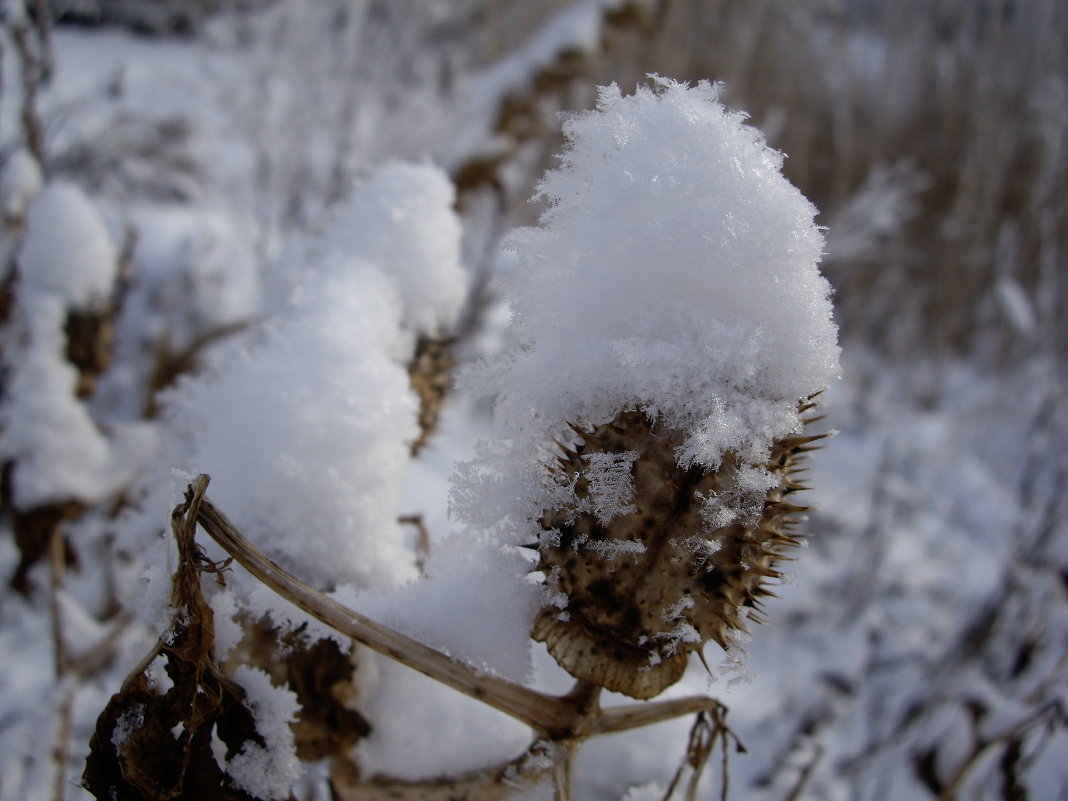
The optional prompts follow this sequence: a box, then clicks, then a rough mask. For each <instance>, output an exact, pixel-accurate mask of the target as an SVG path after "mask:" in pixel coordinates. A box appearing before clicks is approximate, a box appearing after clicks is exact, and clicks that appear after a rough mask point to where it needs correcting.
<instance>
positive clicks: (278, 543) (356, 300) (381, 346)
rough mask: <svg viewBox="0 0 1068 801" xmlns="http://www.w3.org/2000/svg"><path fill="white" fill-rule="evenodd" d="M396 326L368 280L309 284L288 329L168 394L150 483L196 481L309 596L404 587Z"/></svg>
mask: <svg viewBox="0 0 1068 801" xmlns="http://www.w3.org/2000/svg"><path fill="white" fill-rule="evenodd" d="M398 326H399V307H398V301H397V296H396V291H395V289H394V288H393V286H392V284H391V283H390V282H389V281H388V280H387V279H386V278H385V277H384V276H383V275H382V274H381V273H378V272H376V271H374V270H372V269H371V268H369V267H367V268H364V269H359V270H356V269H349V270H346V269H344V265H343V266H339V268H338V269H337V270H336V271H333V272H328V273H326V274H324V275H323V276H321V277H320V279H319V280H318V281H315V282H311V283H309V284H308V285H307V286H306V287H305V288H304V291H303V293H302V294H301V295H300V297H298V298H295V299H294V304H293V308H292V310H291V313H290V315H289V316H288V318H283V319H281V320H279V321H278V322H276V323H274V324H273V325H271V326H269V327H265V328H264V329H263V330H262V331H261V332H260V333H259V337H258V341H255V342H253V343H251V344H249V345H245V346H235V347H232V348H227V349H225V350H224V351H222V352H220V353H219V354H217V356H216V358H215V359H214V360H213V363H212V365H211V368H210V369H209V370H207V371H206V372H204V373H203V374H201V375H200V376H199V377H198V378H196V379H192V380H187V381H184V382H182V383H181V384H180V385H179V386H178V387H177V388H175V390H174V391H173V392H171V393H169V394H168V396H167V398H166V407H165V422H166V425H165V427H164V439H165V442H166V446H167V450H166V451H165V453H164V454H163V455H162V456H161V457H160V460H159V465H160V470H161V472H169V471H170V470H171V469H172V468H178V469H180V470H182V471H185V472H187V473H194V472H203V473H207V474H209V475H210V476H211V477H212V483H211V488H210V494H211V497H212V499H213V500H214V501H215V502H216V503H217V504H218V505H219V507H220V508H221V509H223V510H225V512H226V514H227V515H228V516H229V517H230V518H231V519H232V520H233V521H234V522H235V524H237V526H238V527H239V528H240V529H241V530H242V531H243V532H245V533H246V534H247V535H248V536H249V537H251V538H252V539H253V541H254V542H255V543H256V544H257V545H258V546H259V547H260V548H262V549H263V550H264V551H265V552H266V553H268V555H270V556H271V557H272V558H274V559H276V560H278V561H279V562H280V563H282V564H283V565H284V566H285V567H287V568H288V569H289V570H290V571H292V572H293V573H295V574H296V575H297V576H299V577H300V578H301V579H302V580H304V581H306V582H308V583H311V584H313V585H316V586H319V587H324V588H330V587H332V586H334V585H336V584H338V583H342V582H352V583H355V584H357V585H358V586H374V587H385V586H390V585H391V584H394V583H396V582H398V581H401V580H403V579H406V578H408V577H410V576H412V575H413V573H414V560H413V557H412V555H411V554H410V552H409V549H408V548H407V547H406V545H405V543H404V536H403V531H402V529H401V526H400V524H399V523H398V522H397V515H398V514H399V504H400V497H401V493H402V487H401V482H402V480H403V476H404V471H405V467H406V464H407V462H408V458H409V456H408V443H409V442H410V441H411V440H412V439H413V438H414V437H415V435H416V426H415V410H416V402H415V399H414V397H413V396H412V394H411V391H410V389H409V387H408V376H407V374H406V372H405V371H404V369H403V368H402V367H401V366H400V365H398V364H397V363H396V362H395V361H394V360H393V359H392V358H391V356H390V355H389V352H388V350H389V346H390V341H391V337H392V336H393V332H396V331H397V329H398ZM157 479H158V476H157ZM170 483H171V482H170V481H168V480H167V479H163V480H162V481H159V480H157V481H156V484H155V486H156V487H157V488H162V487H166V486H167V485H168V484H170ZM151 506H154V507H155V508H154V509H152V512H153V513H154V514H155V515H157V516H160V514H161V510H163V511H165V510H166V509H167V506H168V504H167V502H166V500H165V499H160V498H159V496H158V495H157V496H156V498H155V500H154V501H151V502H146V504H145V507H146V509H148V508H149V507H151Z"/></svg>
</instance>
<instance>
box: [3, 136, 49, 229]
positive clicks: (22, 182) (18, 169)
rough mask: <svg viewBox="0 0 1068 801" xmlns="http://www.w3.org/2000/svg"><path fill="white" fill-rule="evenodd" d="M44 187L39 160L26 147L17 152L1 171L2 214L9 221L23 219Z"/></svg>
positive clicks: (9, 157) (8, 159) (11, 155)
mask: <svg viewBox="0 0 1068 801" xmlns="http://www.w3.org/2000/svg"><path fill="white" fill-rule="evenodd" d="M43 185H44V178H43V176H42V175H41V165H40V164H38V163H37V159H35V158H34V157H33V154H31V153H30V151H29V150H27V149H26V148H24V147H20V148H19V149H18V150H15V151H14V152H13V153H11V154H10V155H9V156H8V157H7V160H6V161H4V166H3V169H2V170H0V214H2V215H3V216H4V217H6V218H7V219H9V220H15V219H19V218H21V217H22V215H23V214H25V213H26V207H27V206H29V204H30V201H32V200H33V199H34V198H35V197H37V195H38V193H39V192H40V191H41V187H42V186H43Z"/></svg>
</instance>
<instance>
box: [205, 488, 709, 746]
mask: <svg viewBox="0 0 1068 801" xmlns="http://www.w3.org/2000/svg"><path fill="white" fill-rule="evenodd" d="M204 486H206V481H203V482H200V483H198V487H197V490H198V491H200V492H202V491H203V487H204ZM196 519H197V522H198V523H199V524H200V525H201V526H202V527H203V529H204V530H205V531H206V532H207V533H208V535H209V536H211V537H212V539H214V540H215V541H216V542H217V543H218V544H219V545H220V546H221V547H222V548H223V550H225V551H226V552H227V553H228V554H229V555H230V556H231V557H233V558H234V559H235V560H236V561H237V562H239V563H240V564H241V565H242V566H243V567H244V568H245V569H246V570H248V571H249V572H250V573H252V575H254V576H255V577H256V578H258V579H259V580H260V581H262V582H263V583H264V584H265V585H266V586H268V587H270V588H271V589H272V590H274V591H275V592H277V593H278V594H279V595H281V596H282V597H283V598H286V599H287V600H289V601H290V602H291V603H293V604H294V605H296V606H298V607H300V608H301V609H303V610H304V611H305V612H307V613H308V614H309V615H311V616H312V617H314V618H316V619H317V620H320V621H321V622H323V623H325V624H326V625H328V626H330V627H331V628H333V629H334V630H336V631H339V632H341V633H342V634H345V635H346V636H348V637H351V638H352V639H354V640H356V641H357V642H359V643H361V644H363V645H365V646H367V647H368V648H370V649H371V650H373V651H377V652H378V653H380V654H383V655H384V656H388V657H390V658H391V659H395V660H396V661H398V662H400V663H401V664H402V665H405V666H407V667H410V668H412V669H414V670H417V671H419V672H421V673H423V674H425V675H427V676H429V677H430V678H432V679H434V680H436V681H439V682H441V683H442V684H445V685H447V686H449V687H451V688H453V689H454V690H457V691H458V692H461V693H463V694H465V695H468V696H470V697H472V698H475V699H477V700H479V701H482V702H483V703H485V704H487V705H489V706H492V707H493V708H494V709H497V710H498V711H500V712H503V713H505V714H506V715H509V716H511V717H513V718H515V719H516V720H519V721H521V722H522V723H525V724H526V725H528V726H530V727H531V728H532V729H534V730H535V731H536V732H537V733H538V735H539V737H541V738H542V739H545V740H548V741H553V742H559V741H563V740H583V739H586V738H588V737H591V736H595V735H598V734H609V733H614V732H620V731H626V730H628V729H634V728H638V727H641V726H649V725H652V724H654V723H660V722H662V721H665V720H671V719H673V718H677V717H680V716H683V715H689V714H692V713H694V712H702V711H703V712H707V713H709V714H711V715H713V716H715V717H716V718H717V719H718V718H720V716H721V715H722V713H723V712H724V711H725V708H724V707H723V705H722V704H720V703H719V702H718V701H716V700H715V699H712V698H708V697H705V696H695V697H691V698H680V699H674V700H671V701H662V702H657V703H643V704H633V705H627V706H623V707H614V708H610V709H607V710H602V709H601V708H600V705H599V693H600V688H599V687H597V686H596V685H592V684H589V683H587V682H579V683H578V684H577V685H576V686H575V688H574V689H573V690H572V691H571V692H570V693H568V694H567V695H564V696H553V695H547V694H545V693H541V692H537V691H535V690H530V689H528V688H526V687H522V686H520V685H518V684H514V683H512V682H509V681H506V680H504V679H501V678H498V677H495V676H486V675H482V674H479V673H477V672H476V671H475V670H474V669H472V668H470V667H468V666H467V665H464V664H462V663H460V662H457V661H455V660H453V659H451V658H449V657H447V656H445V655H444V654H441V653H439V652H438V651H435V650H434V649H433V648H430V647H428V646H426V645H424V644H423V643H421V642H418V641H417V640H413V639H412V638H410V637H407V636H405V635H403V634H400V633H398V632H395V631H393V630H391V629H389V628H386V627H385V626H382V625H380V624H378V623H375V622H374V621H373V620H370V619H368V618H366V617H364V616H363V615H361V614H360V613H359V612H356V611H354V610H352V609H349V608H347V607H345V606H343V605H342V604H340V603H338V602H337V601H335V600H333V599H332V598H328V597H327V596H325V595H323V594H322V593H320V592H318V591H317V590H314V589H312V588H311V587H309V586H308V585H306V584H304V583H303V582H302V581H300V580H299V579H297V578H295V577H294V576H292V575H291V574H290V573H288V572H287V571H286V570H284V569H283V568H281V567H279V566H278V565H276V564H275V563H274V562H272V561H271V560H270V559H268V558H267V557H266V556H265V555H264V554H263V553H262V552H261V551H259V550H258V549H257V548H256V547H255V546H253V545H252V543H250V542H249V541H248V540H247V539H246V538H245V536H244V535H243V534H242V533H241V532H240V531H238V529H237V528H236V527H235V526H234V525H233V523H231V522H230V521H229V520H227V518H226V516H225V515H224V514H223V513H222V512H220V511H219V510H218V509H217V508H216V507H215V505H214V504H212V503H211V501H210V500H208V499H207V498H203V497H201V498H200V499H199V506H198V507H197V511H196Z"/></svg>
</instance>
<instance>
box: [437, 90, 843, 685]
mask: <svg viewBox="0 0 1068 801" xmlns="http://www.w3.org/2000/svg"><path fill="white" fill-rule="evenodd" d="M718 92H719V89H718V87H717V86H713V85H711V84H709V83H707V82H702V83H700V84H697V85H696V86H693V87H688V86H686V85H683V84H679V83H675V82H672V81H668V80H661V79H655V80H654V85H653V86H652V87H651V88H641V89H639V90H638V91H637V93H636V94H635V95H633V96H630V97H624V96H623V95H622V94H621V93H620V91H619V90H618V88H616V87H615V86H611V87H607V88H603V89H602V90H601V92H600V97H599V102H598V105H597V108H596V110H594V111H591V112H588V113H583V114H577V115H575V116H573V117H571V118H570V119H569V120H568V121H567V123H566V124H565V128H564V130H565V134H566V136H567V140H568V144H569V147H568V149H567V151H566V152H565V153H564V154H563V156H562V158H561V160H562V164H561V166H560V167H559V168H557V169H555V170H553V171H550V172H549V173H548V174H547V175H546V176H545V177H544V179H543V180H542V182H541V184H540V186H539V196H540V197H541V198H544V199H545V200H547V201H548V203H549V208H548V210H547V211H546V212H545V213H544V214H543V216H542V218H541V224H540V226H539V227H537V228H533V229H525V230H520V231H518V232H516V233H514V234H513V235H512V237H511V240H510V247H511V255H512V258H511V264H510V270H509V272H508V274H507V279H506V280H507V284H508V299H509V302H510V304H511V308H512V312H513V324H514V329H515V332H516V335H517V338H518V340H519V345H518V347H517V348H515V350H514V351H513V352H512V353H511V354H509V355H508V356H506V357H504V358H501V359H499V360H497V361H496V362H494V363H492V364H490V365H487V366H484V367H482V368H480V369H479V370H478V371H476V372H475V374H474V376H473V380H474V382H475V384H476V386H478V387H480V388H481V389H483V390H484V391H485V392H487V393H492V394H495V395H496V397H497V403H496V409H495V422H494V437H493V442H494V444H493V446H490V447H488V449H487V453H486V455H485V456H484V457H482V458H480V459H479V460H477V461H475V462H472V463H469V464H467V465H465V466H464V467H463V468H461V471H460V482H459V485H458V487H457V489H456V492H455V493H454V506H455V509H456V511H457V512H458V513H459V516H460V517H461V518H462V519H464V520H466V521H467V522H468V523H471V524H476V525H492V526H494V527H496V528H498V529H499V530H503V531H504V532H506V534H507V536H509V537H512V538H514V540H513V541H514V542H516V543H523V544H528V543H531V542H536V543H537V552H538V563H537V568H538V570H540V571H542V572H543V573H544V576H545V586H546V589H547V593H546V603H545V606H544V607H543V608H542V610H541V611H540V612H539V614H538V616H537V618H536V621H535V623H534V626H533V634H534V637H535V638H536V639H538V640H541V641H543V642H545V643H546V645H547V646H548V648H549V651H550V653H552V655H553V656H554V657H555V659H556V660H557V662H558V663H559V664H560V665H561V666H563V667H564V668H565V669H566V670H568V671H569V672H570V673H571V674H572V675H573V676H575V677H577V678H579V679H581V680H585V681H588V682H591V683H593V684H596V685H599V686H602V687H605V688H607V689H610V690H614V691H617V692H621V693H625V694H627V695H630V696H632V697H635V698H651V697H653V696H655V695H657V694H659V693H660V692H661V691H662V690H663V689H664V688H665V687H667V686H669V685H671V684H673V683H674V682H676V681H677V680H678V679H679V678H680V677H681V676H682V673H683V671H684V670H685V667H686V664H687V661H688V657H689V654H690V653H691V652H693V651H697V652H698V653H700V651H701V649H702V647H703V645H704V644H705V643H706V642H707V641H709V640H713V641H715V642H716V643H718V644H719V645H720V646H722V647H723V649H724V650H726V651H727V653H728V656H729V658H730V659H731V661H737V658H736V650H737V645H736V644H737V642H738V641H739V640H740V639H741V638H742V636H743V634H744V631H745V621H746V618H747V617H748V616H751V614H752V610H753V607H755V606H758V605H759V600H760V596H761V595H763V594H766V593H767V590H766V589H765V588H764V583H765V581H766V580H767V579H768V578H776V577H778V576H779V575H780V574H779V572H778V570H777V569H776V567H775V563H776V560H777V559H778V558H779V556H780V555H781V551H782V549H783V548H784V547H785V546H787V545H790V544H792V543H794V542H796V540H795V537H794V535H793V534H792V533H791V527H792V526H793V524H794V523H795V522H796V514H797V513H799V512H801V511H803V507H800V506H798V505H796V504H794V503H793V502H792V501H791V500H789V499H788V496H789V495H790V494H791V493H793V492H794V491H795V490H797V489H800V488H801V485H800V484H798V483H797V482H796V481H795V479H794V477H793V476H792V472H793V470H794V467H795V462H796V459H797V456H798V455H799V454H801V453H803V452H804V450H806V449H807V445H808V442H809V441H810V440H811V439H812V438H811V437H806V436H804V434H803V428H804V426H805V423H806V422H807V420H806V418H805V417H804V414H805V412H806V411H808V410H809V409H811V408H813V406H814V404H813V403H812V401H811V399H812V398H813V397H814V396H815V395H816V394H818V393H819V392H821V391H822V390H823V389H824V388H826V387H827V385H828V383H829V382H830V381H831V380H832V379H834V378H835V377H836V376H837V373H838V347H837V344H836V328H835V325H834V323H833V322H832V319H831V304H830V300H829V295H830V287H829V285H828V284H827V282H826V280H825V279H824V278H823V277H822V276H821V275H820V273H819V270H818V262H819V258H820V255H821V252H822V247H823V237H822V235H821V232H820V230H819V228H818V227H817V226H816V225H815V223H814V221H813V218H814V215H815V212H816V210H815V208H814V207H813V206H812V205H811V204H810V203H809V202H808V201H807V200H806V199H805V198H804V197H803V196H802V195H801V193H800V192H799V191H798V190H797V189H795V188H794V187H793V186H792V185H791V184H790V183H789V182H788V181H787V180H786V179H785V178H784V177H783V175H782V173H781V171H780V167H781V164H782V158H783V157H782V155H781V154H780V153H778V152H776V151H774V150H772V149H770V148H769V147H768V146H767V145H766V144H765V142H764V138H763V136H762V135H761V134H760V133H759V131H757V130H756V129H754V128H752V127H750V126H747V125H745V124H744V122H743V120H744V115H742V114H740V113H736V112H729V111H727V110H726V109H725V108H724V107H723V106H722V105H721V104H720V103H719V102H718V101H717V96H718ZM487 510H489V511H488V512H487Z"/></svg>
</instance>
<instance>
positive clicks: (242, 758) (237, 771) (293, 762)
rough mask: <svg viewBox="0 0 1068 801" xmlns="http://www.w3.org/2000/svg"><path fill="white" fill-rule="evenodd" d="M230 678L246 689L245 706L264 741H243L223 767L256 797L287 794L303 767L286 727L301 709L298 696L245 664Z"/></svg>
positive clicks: (269, 800) (271, 800) (266, 799)
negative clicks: (257, 742)
mask: <svg viewBox="0 0 1068 801" xmlns="http://www.w3.org/2000/svg"><path fill="white" fill-rule="evenodd" d="M233 678H234V680H235V681H236V682H237V683H238V684H240V685H241V687H242V689H244V691H245V693H246V695H245V706H247V707H248V708H249V711H251V712H252V717H253V720H255V723H256V731H257V732H258V733H259V735H260V736H261V737H262V738H263V741H264V744H263V745H262V746H260V745H257V744H255V743H251V742H246V743H245V744H244V746H243V747H242V749H241V752H240V753H238V754H236V755H234V757H233V758H232V759H230V760H229V761H227V762H226V764H225V765H224V766H223V767H224V769H225V770H226V772H227V773H228V774H229V775H230V777H231V778H232V779H233V780H234V781H235V782H236V783H237V785H238V786H239V787H241V788H242V789H244V790H246V791H247V792H248V793H249V794H250V795H252V796H253V797H255V798H260V799H263V801H277V800H278V799H284V798H289V797H290V788H291V787H292V786H293V782H295V781H296V780H297V779H298V778H299V777H300V775H301V773H302V772H303V770H304V768H303V767H302V765H301V763H300V761H299V760H298V759H297V752H296V747H295V745H294V742H293V731H292V730H291V729H290V728H289V724H290V723H291V722H292V721H293V720H295V719H296V716H297V712H298V710H299V709H300V705H299V704H298V703H297V696H296V695H294V694H293V693H292V692H290V691H289V690H286V689H284V688H281V687H275V686H274V685H273V684H271V679H270V677H269V676H268V675H267V674H266V673H264V672H263V671H262V670H256V669H255V668H250V667H248V666H247V665H241V666H240V667H238V668H237V669H236V670H235V671H234V676H233Z"/></svg>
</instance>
